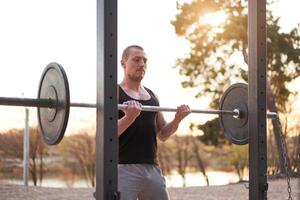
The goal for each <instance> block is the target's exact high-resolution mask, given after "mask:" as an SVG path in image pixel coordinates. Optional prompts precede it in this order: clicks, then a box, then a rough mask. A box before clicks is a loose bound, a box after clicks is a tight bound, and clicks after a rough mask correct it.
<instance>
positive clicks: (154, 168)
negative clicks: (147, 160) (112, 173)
mask: <svg viewBox="0 0 300 200" xmlns="http://www.w3.org/2000/svg"><path fill="white" fill-rule="evenodd" d="M118 190H119V192H120V193H121V200H137V199H139V200H169V195H168V192H167V188H166V182H165V178H164V177H163V176H162V173H161V170H160V168H159V166H158V165H150V164H119V165H118Z"/></svg>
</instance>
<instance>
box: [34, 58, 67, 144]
mask: <svg viewBox="0 0 300 200" xmlns="http://www.w3.org/2000/svg"><path fill="white" fill-rule="evenodd" d="M40 98H41V99H53V100H55V101H56V104H55V105H54V106H53V108H37V115H38V122H39V127H40V131H41V133H42V135H43V138H44V141H45V142H46V143H47V144H48V145H54V144H58V143H59V142H60V141H61V140H62V138H63V137H64V134H65V130H66V128H67V124H68V119H69V111H70V90H69V83H68V79H67V76H66V73H65V71H64V69H63V67H62V66H61V65H59V64H58V63H50V64H48V65H47V67H46V68H45V70H44V72H43V74H42V77H41V80H40V85H39V90H38V99H40Z"/></svg>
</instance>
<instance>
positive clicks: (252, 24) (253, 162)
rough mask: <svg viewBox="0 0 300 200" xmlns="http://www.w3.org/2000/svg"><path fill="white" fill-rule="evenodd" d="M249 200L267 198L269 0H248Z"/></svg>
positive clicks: (263, 199) (264, 199)
mask: <svg viewBox="0 0 300 200" xmlns="http://www.w3.org/2000/svg"><path fill="white" fill-rule="evenodd" d="M248 7H249V10H248V13H249V15H248V20H249V22H248V26H249V27H248V31H249V36H248V44H249V70H248V71H249V78H248V80H249V94H248V105H249V108H248V112H249V114H248V119H249V200H266V199H267V191H268V183H267V128H266V125H267V123H266V117H265V116H266V75H267V73H266V69H267V67H266V63H267V62H266V53H267V47H266V46H267V45H266V36H267V34H266V33H267V31H266V0H249V6H248Z"/></svg>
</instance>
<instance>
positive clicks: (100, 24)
mask: <svg viewBox="0 0 300 200" xmlns="http://www.w3.org/2000/svg"><path fill="white" fill-rule="evenodd" d="M117 36H118V32H117V0H97V119H96V126H97V133H96V199H97V200H118V199H119V193H118V168H117V166H118V136H117V135H118V134H117V120H118V108H117V103H118V99H117V66H118V64H117V59H118V57H117V49H118V46H117V41H118V40H117Z"/></svg>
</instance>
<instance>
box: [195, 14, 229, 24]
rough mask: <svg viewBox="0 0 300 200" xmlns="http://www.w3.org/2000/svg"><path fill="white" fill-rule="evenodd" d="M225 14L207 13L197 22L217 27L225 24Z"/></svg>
mask: <svg viewBox="0 0 300 200" xmlns="http://www.w3.org/2000/svg"><path fill="white" fill-rule="evenodd" d="M226 19H227V14H226V13H225V12H224V11H218V12H214V13H207V14H205V15H203V16H201V17H200V18H199V22H200V23H201V24H205V25H211V26H212V27H218V26H220V25H222V24H224V23H225V22H226Z"/></svg>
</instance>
